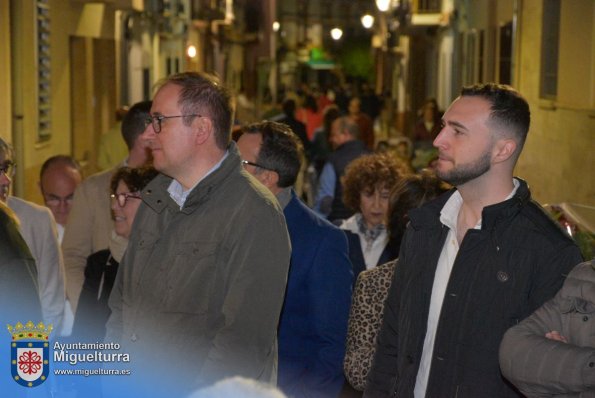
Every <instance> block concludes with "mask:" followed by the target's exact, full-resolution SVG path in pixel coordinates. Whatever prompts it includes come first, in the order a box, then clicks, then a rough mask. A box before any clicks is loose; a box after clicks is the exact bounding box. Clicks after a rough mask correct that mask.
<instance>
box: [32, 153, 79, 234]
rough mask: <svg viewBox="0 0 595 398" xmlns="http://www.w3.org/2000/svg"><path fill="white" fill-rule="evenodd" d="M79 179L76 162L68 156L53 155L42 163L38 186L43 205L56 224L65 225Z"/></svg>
mask: <svg viewBox="0 0 595 398" xmlns="http://www.w3.org/2000/svg"><path fill="white" fill-rule="evenodd" d="M81 180H82V176H81V172H80V169H79V167H78V164H77V163H76V162H75V161H74V160H73V159H72V158H71V157H69V156H64V155H58V156H54V157H52V158H50V159H48V160H46V162H45V163H44V164H43V166H42V168H41V173H40V180H39V188H40V189H41V194H42V195H43V201H44V203H45V205H46V206H47V207H48V208H49V209H50V210H51V211H52V214H53V215H54V218H55V219H56V222H57V223H58V224H61V225H66V222H67V220H68V214H69V213H70V209H71V207H72V200H73V198H74V190H75V189H76V187H77V186H78V184H80V182H81Z"/></svg>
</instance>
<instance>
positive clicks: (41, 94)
mask: <svg viewBox="0 0 595 398" xmlns="http://www.w3.org/2000/svg"><path fill="white" fill-rule="evenodd" d="M49 3H50V2H49V0H37V1H36V9H37V16H36V18H37V62H38V66H39V68H38V76H37V82H38V83H37V84H38V86H37V102H38V112H39V113H38V132H37V134H38V140H39V141H47V140H49V139H50V136H51V127H52V126H51V102H50V100H51V68H50V65H51V62H50V61H51V56H50V33H51V29H50V4H49Z"/></svg>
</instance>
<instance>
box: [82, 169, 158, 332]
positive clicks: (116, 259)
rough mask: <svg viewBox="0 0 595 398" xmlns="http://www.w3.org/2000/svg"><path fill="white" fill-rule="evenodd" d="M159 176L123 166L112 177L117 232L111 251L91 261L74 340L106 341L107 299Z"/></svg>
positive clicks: (94, 255)
mask: <svg viewBox="0 0 595 398" xmlns="http://www.w3.org/2000/svg"><path fill="white" fill-rule="evenodd" d="M157 174H158V172H157V170H155V169H154V168H152V167H146V168H137V169H133V168H130V167H122V168H120V169H118V170H117V171H116V172H115V173H114V175H113V177H112V180H111V185H110V189H111V199H112V203H111V208H112V220H113V222H114V229H113V231H112V233H111V237H110V242H109V248H107V249H104V250H100V251H98V252H96V253H93V254H91V255H90V256H89V258H88V259H87V265H86V267H85V282H84V284H83V290H82V292H81V296H80V299H79V305H78V307H77V311H76V316H75V321H74V327H73V338H74V339H76V340H77V341H80V340H84V341H93V342H95V341H103V338H104V336H105V324H106V322H107V319H108V318H109V316H110V309H109V307H108V305H107V300H108V298H109V295H110V293H111V291H112V287H113V285H114V280H115V279H116V273H117V272H118V265H119V264H120V260H121V259H122V256H123V255H124V251H125V250H126V246H127V244H128V237H129V236H130V231H131V229H132V223H133V222H134V217H135V215H136V211H137V210H138V208H139V206H140V203H141V195H140V192H141V191H142V189H143V188H144V187H145V186H146V185H147V184H148V183H149V182H150V181H151V180H152V179H153V178H154V177H155V176H156V175H157Z"/></svg>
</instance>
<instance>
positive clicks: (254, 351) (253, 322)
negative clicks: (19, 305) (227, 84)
mask: <svg viewBox="0 0 595 398" xmlns="http://www.w3.org/2000/svg"><path fill="white" fill-rule="evenodd" d="M232 120H233V109H232V97H231V95H230V93H229V92H228V91H227V89H225V88H224V87H223V86H222V85H221V84H220V83H219V82H218V81H216V80H215V79H214V78H212V77H210V76H208V75H206V74H198V73H193V72H187V73H182V74H177V75H173V76H170V77H169V78H167V79H165V80H164V81H163V82H161V84H160V85H159V88H158V91H157V93H156V94H155V97H154V99H153V105H152V107H151V117H150V118H149V119H147V128H146V130H145V132H144V133H143V135H142V138H143V139H144V140H145V142H146V143H147V145H148V147H149V148H150V149H151V152H152V155H153V165H154V167H155V168H156V169H157V170H158V171H160V172H161V173H162V175H159V176H157V177H156V178H155V179H154V180H153V181H152V182H151V183H149V184H148V185H147V187H145V189H144V190H143V191H142V193H141V195H142V199H143V203H142V204H141V205H140V208H139V210H138V213H137V216H136V219H135V223H134V227H133V229H132V233H131V235H130V240H129V244H128V249H127V252H126V254H125V255H124V258H123V260H122V263H121V267H120V272H118V275H117V277H116V281H115V284H114V288H113V290H112V294H111V297H110V300H109V304H110V308H111V309H112V315H111V317H110V319H109V321H108V325H107V337H106V340H107V341H114V342H120V343H121V346H122V350H123V351H125V352H129V353H130V355H131V358H134V364H133V366H135V368H134V369H133V374H132V376H131V377H132V381H126V383H127V385H130V384H131V383H132V384H134V385H135V388H137V389H138V388H142V386H149V385H150V391H142V392H141V391H138V390H136V391H135V395H140V393H147V394H148V395H151V396H152V395H156V396H185V395H186V394H188V393H189V392H190V391H192V390H194V389H196V388H198V387H200V386H204V385H207V384H210V383H212V382H214V381H216V380H218V379H222V378H225V377H227V376H235V375H238V376H245V377H250V378H253V379H258V380H261V381H266V382H274V380H275V378H276V362H277V341H276V337H277V324H278V321H279V314H280V311H281V305H282V303H283V295H284V293H285V284H286V278H287V271H288V267H289V257H290V245H289V238H288V234H287V227H286V225H285V219H284V217H283V213H282V211H281V209H280V207H279V204H278V202H277V200H276V199H275V198H274V196H273V195H272V194H271V193H270V192H269V191H267V190H266V189H265V188H264V187H263V186H262V185H261V184H258V183H257V182H256V181H255V180H254V179H253V178H252V177H251V176H250V175H249V174H248V173H246V172H245V171H243V168H242V165H241V159H240V156H239V154H238V151H237V148H236V145H235V144H234V143H233V142H230V141H231V126H232ZM157 379H158V380H159V382H158V383H151V382H150V381H152V380H157ZM123 387H125V386H123Z"/></svg>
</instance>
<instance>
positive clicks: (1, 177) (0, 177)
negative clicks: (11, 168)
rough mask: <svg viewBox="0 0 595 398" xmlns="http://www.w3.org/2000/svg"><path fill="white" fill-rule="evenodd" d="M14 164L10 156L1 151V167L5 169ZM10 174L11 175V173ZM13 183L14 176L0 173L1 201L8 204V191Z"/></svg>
mask: <svg viewBox="0 0 595 398" xmlns="http://www.w3.org/2000/svg"><path fill="white" fill-rule="evenodd" d="M10 164H12V159H11V158H10V154H7V153H4V151H2V150H0V167H2V168H4V167H6V166H8V165H10ZM9 174H10V173H9ZM11 182H12V175H8V174H6V173H5V172H4V171H0V200H1V201H3V202H6V200H7V199H8V191H9V190H10V183H11Z"/></svg>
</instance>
